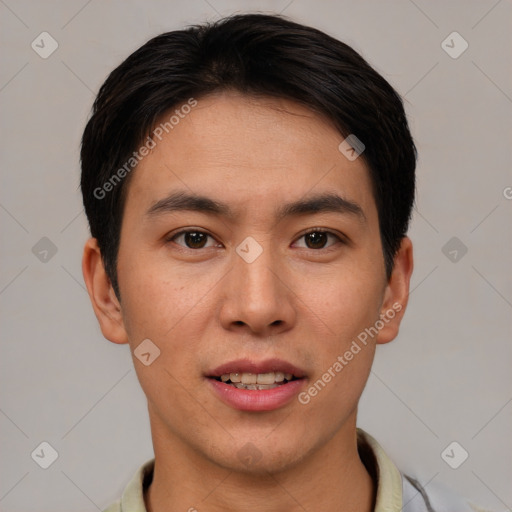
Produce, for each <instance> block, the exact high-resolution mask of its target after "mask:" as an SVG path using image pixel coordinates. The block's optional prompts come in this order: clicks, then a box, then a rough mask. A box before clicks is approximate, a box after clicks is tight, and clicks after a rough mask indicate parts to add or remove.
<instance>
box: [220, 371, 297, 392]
mask: <svg viewBox="0 0 512 512" xmlns="http://www.w3.org/2000/svg"><path fill="white" fill-rule="evenodd" d="M292 378H293V375H292V374H291V373H283V372H268V373H257V374H256V373H238V372H236V373H225V374H224V375H221V377H220V380H221V381H222V382H227V381H228V380H230V381H231V383H232V384H242V385H244V389H251V388H250V387H248V386H252V385H255V384H258V385H259V384H261V385H264V386H266V385H271V384H275V383H278V382H283V381H284V380H285V379H286V380H288V381H290V380H292ZM237 387H238V386H237ZM255 389H257V388H255Z"/></svg>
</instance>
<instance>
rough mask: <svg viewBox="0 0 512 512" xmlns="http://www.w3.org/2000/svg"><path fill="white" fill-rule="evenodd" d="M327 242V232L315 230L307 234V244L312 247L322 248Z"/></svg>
mask: <svg viewBox="0 0 512 512" xmlns="http://www.w3.org/2000/svg"><path fill="white" fill-rule="evenodd" d="M310 242H311V243H310ZM326 243H327V233H322V232H321V231H314V232H313V233H308V234H307V235H306V244H307V246H308V247H309V248H310V249H321V248H322V247H323V246H324V245H325V244H326Z"/></svg>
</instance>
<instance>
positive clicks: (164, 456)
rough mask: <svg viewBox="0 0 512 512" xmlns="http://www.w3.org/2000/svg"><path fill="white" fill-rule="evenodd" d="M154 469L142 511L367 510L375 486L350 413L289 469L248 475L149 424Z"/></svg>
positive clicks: (154, 423)
mask: <svg viewBox="0 0 512 512" xmlns="http://www.w3.org/2000/svg"><path fill="white" fill-rule="evenodd" d="M152 433H153V445H154V449H155V469H154V474H153V481H152V483H151V485H150V487H149V489H148V491H147V493H146V496H145V500H146V508H147V510H148V512H175V511H176V512H178V511H180V512H181V511H189V512H195V511H196V512H203V511H208V512H221V511H222V512H237V511H240V510H258V511H261V512H277V511H281V510H287V511H289V512H299V511H300V512H303V511H304V510H318V508H319V504H321V509H322V510H323V511H325V512H340V511H343V512H352V511H353V512H356V511H357V512H371V511H372V510H373V509H374V506H375V495H376V488H375V484H374V482H373V481H372V478H371V477H370V475H369V473H368V471H367V470H366V468H365V466H364V464H363V463H362V462H361V459H360V457H359V454H358V450H357V436H356V428H355V414H354V417H353V418H351V421H349V422H347V425H345V426H344V427H343V428H342V429H340V431H338V432H337V433H336V435H335V436H333V438H331V439H330V440H329V441H328V442H327V443H325V444H324V445H323V446H322V447H320V448H319V449H318V450H316V451H315V452H314V453H312V454H310V455H308V456H306V457H305V458H304V459H302V460H301V461H300V462H299V463H298V464H296V465H295V466H293V467H289V468H286V469H284V470H282V471H279V472H276V473H270V472H267V473H265V474H261V473H260V474H251V473H240V472H235V471H232V470H230V469H227V468H225V467H221V466H219V465H217V464H215V462H213V461H212V460H211V459H207V458H205V457H204V456H202V454H199V453H198V452H197V451H195V450H193V449H192V448H191V447H190V446H187V445H186V444H184V443H183V441H182V440H181V439H178V438H176V437H174V436H169V432H168V431H165V429H163V428H158V425H157V424H156V422H152Z"/></svg>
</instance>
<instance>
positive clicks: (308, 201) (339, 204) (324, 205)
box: [146, 191, 366, 222]
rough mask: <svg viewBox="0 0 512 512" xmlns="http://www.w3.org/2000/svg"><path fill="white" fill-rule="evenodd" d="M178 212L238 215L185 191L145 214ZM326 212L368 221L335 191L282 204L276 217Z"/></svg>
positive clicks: (162, 200)
mask: <svg viewBox="0 0 512 512" xmlns="http://www.w3.org/2000/svg"><path fill="white" fill-rule="evenodd" d="M177 211H195V212H199V213H209V214H213V215H217V216H222V217H226V218H228V219H229V218H231V219H232V218H234V217H235V214H234V212H233V210H232V209H231V208H230V207H229V206H228V205H227V204H225V203H222V202H219V201H216V200H214V199H211V198H209V197H205V196H201V195H197V194H191V193H188V192H182V191H178V192H174V193H172V194H170V195H168V196H167V197H164V198H163V199H160V200H159V201H157V202H155V203H154V204H153V205H152V206H151V207H150V208H149V209H148V210H147V212H146V216H147V217H157V216H160V215H163V214H166V213H173V212H177ZM325 212H333V213H339V214H344V215H345V214H348V215H353V216H355V217H358V218H359V220H360V221H362V222H366V215H365V214H364V211H363V209H362V208H361V207H360V206H359V205H358V204H357V203H355V202H354V201H351V200H349V199H344V198H343V197H341V196H339V195H338V194H335V193H332V192H331V193H325V194H317V195H313V196H311V197H308V198H303V199H299V200H297V201H293V202H291V203H286V204H284V205H281V206H280V207H279V208H278V209H277V211H276V213H275V217H276V220H278V221H280V220H282V219H284V218H285V217H292V216H299V215H308V214H314V213H325Z"/></svg>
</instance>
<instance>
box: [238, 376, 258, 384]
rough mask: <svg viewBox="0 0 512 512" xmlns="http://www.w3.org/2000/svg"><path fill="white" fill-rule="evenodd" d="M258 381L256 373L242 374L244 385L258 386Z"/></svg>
mask: <svg viewBox="0 0 512 512" xmlns="http://www.w3.org/2000/svg"><path fill="white" fill-rule="evenodd" d="M257 379H258V375H257V374H256V373H242V384H256V381H257Z"/></svg>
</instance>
